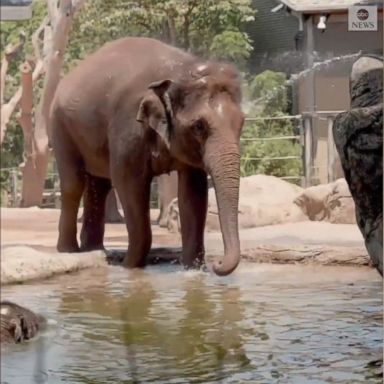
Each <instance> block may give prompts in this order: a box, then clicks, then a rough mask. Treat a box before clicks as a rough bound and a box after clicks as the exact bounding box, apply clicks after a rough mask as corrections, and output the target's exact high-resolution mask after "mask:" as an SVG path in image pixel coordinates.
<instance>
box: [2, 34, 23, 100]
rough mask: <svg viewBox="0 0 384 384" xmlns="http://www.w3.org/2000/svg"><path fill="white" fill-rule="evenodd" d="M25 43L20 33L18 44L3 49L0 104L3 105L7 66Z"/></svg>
mask: <svg viewBox="0 0 384 384" xmlns="http://www.w3.org/2000/svg"><path fill="white" fill-rule="evenodd" d="M24 43H25V33H24V32H23V31H22V32H20V35H19V42H18V43H17V44H13V45H12V44H9V45H7V46H6V47H5V50H4V57H3V60H2V61H1V72H0V104H1V105H3V104H4V93H5V92H4V90H5V79H6V76H7V72H8V67H9V64H10V62H11V61H12V60H14V59H15V58H16V57H17V56H18V55H19V54H20V52H21V51H22V49H23V47H24Z"/></svg>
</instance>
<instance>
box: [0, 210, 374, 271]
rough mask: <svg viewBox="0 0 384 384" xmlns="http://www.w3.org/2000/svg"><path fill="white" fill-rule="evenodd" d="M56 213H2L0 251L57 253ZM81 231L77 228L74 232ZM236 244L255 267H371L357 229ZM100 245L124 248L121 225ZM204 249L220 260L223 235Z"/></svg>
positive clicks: (167, 242)
mask: <svg viewBox="0 0 384 384" xmlns="http://www.w3.org/2000/svg"><path fill="white" fill-rule="evenodd" d="M59 214H60V211H59V210H57V209H39V208H36V207H33V208H23V209H22V208H2V209H1V246H2V248H3V249H4V248H9V247H12V246H28V247H33V248H35V249H38V250H47V251H50V252H51V253H52V252H56V251H55V246H56V241H57V235H58V231H57V227H58V220H59ZM79 214H80V215H81V212H80V213H79ZM157 216H158V211H157V210H153V211H151V219H152V220H153V221H155V219H156V218H157ZM80 229H81V223H78V233H80ZM152 232H153V247H180V246H181V240H180V236H179V235H178V234H172V233H170V232H168V231H167V230H166V229H164V228H160V227H159V226H157V225H153V226H152ZM240 241H241V249H242V257H243V258H244V259H246V260H249V261H253V262H267V263H284V264H287V263H290V264H297V263H300V264H308V263H318V264H323V265H356V266H361V265H369V258H368V255H367V252H366V249H365V247H364V241H363V237H362V235H361V233H360V231H359V230H358V228H357V226H356V225H350V224H331V223H327V222H312V221H306V222H299V223H287V224H280V225H273V226H266V227H258V228H250V229H244V230H241V231H240ZM104 245H105V247H106V248H107V249H116V250H120V251H123V250H124V249H126V248H127V232H126V228H125V225H124V224H107V225H106V231H105V241H104ZM205 247H206V253H207V255H208V258H210V257H220V256H222V255H223V241H222V236H221V233H220V232H207V233H206V236H205ZM174 255H175V254H174ZM174 255H173V256H172V257H175V256H174Z"/></svg>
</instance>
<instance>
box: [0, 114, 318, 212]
mask: <svg viewBox="0 0 384 384" xmlns="http://www.w3.org/2000/svg"><path fill="white" fill-rule="evenodd" d="M273 120H278V121H284V120H289V121H297V126H296V130H297V131H299V133H298V134H293V133H291V134H287V135H279V136H267V137H242V138H241V139H240V141H241V144H249V143H252V142H258V143H262V142H276V141H284V140H289V141H296V142H297V143H299V144H300V145H301V153H300V155H286V156H278V155H277V156H261V157H259V156H242V157H241V162H242V163H244V162H280V161H281V162H284V161H291V160H299V161H300V162H301V164H302V167H301V169H302V172H301V173H300V174H297V175H280V176H278V177H280V178H281V179H284V180H292V181H299V182H300V183H301V184H302V185H303V186H305V185H308V184H309V183H310V181H309V180H308V178H307V176H308V175H307V174H306V164H307V163H308V159H307V155H308V153H309V152H308V151H307V148H306V147H305V143H306V131H305V125H304V121H303V120H304V119H303V116H301V115H293V116H292V115H287V116H276V117H247V118H246V119H245V121H246V124H249V123H252V122H267V121H273ZM312 167H313V166H312ZM0 171H1V175H2V180H4V177H3V175H4V173H5V172H8V173H9V176H8V177H6V179H7V183H8V185H9V188H8V189H9V192H10V193H9V194H10V204H11V206H18V204H20V199H21V183H22V180H21V171H20V169H19V168H17V167H13V168H2V169H0ZM270 174H271V175H273V173H270ZM273 176H276V175H273ZM49 178H50V179H51V180H52V179H53V180H54V183H53V184H54V187H53V188H49V189H45V190H44V203H43V206H52V204H53V203H52V201H53V200H54V201H57V199H60V191H59V186H58V180H59V178H58V174H57V173H56V172H52V173H50V174H48V175H47V179H49ZM2 189H3V188H2ZM157 195H158V194H157V184H156V180H154V182H153V184H152V192H151V207H152V208H155V207H157V206H158V204H157Z"/></svg>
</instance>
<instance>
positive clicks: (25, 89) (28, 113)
mask: <svg viewBox="0 0 384 384" xmlns="http://www.w3.org/2000/svg"><path fill="white" fill-rule="evenodd" d="M83 2H84V0H74V1H72V0H61V1H60V3H59V5H58V2H57V0H47V7H48V16H44V17H43V20H42V21H41V23H40V26H39V27H38V28H37V29H36V31H35V32H34V33H33V34H32V35H31V44H32V48H33V53H34V55H33V59H29V60H27V62H25V63H24V64H23V66H22V67H21V76H22V84H21V86H19V87H18V89H17V90H16V92H15V93H14V94H13V96H12V97H11V98H10V99H9V101H8V102H7V103H3V104H2V108H1V112H2V117H1V139H3V137H4V135H5V131H6V128H7V126H8V123H9V120H10V117H11V115H12V113H13V112H14V110H15V109H16V107H17V106H18V105H19V103H20V102H21V101H22V104H23V105H22V110H21V112H22V113H21V118H20V119H19V122H20V124H21V126H22V128H23V132H24V159H25V160H24V162H23V164H22V171H23V194H22V201H21V205H22V206H32V205H39V204H40V203H41V200H42V196H43V190H44V183H45V178H46V170H47V165H48V160H49V149H48V141H49V138H48V135H49V132H48V117H49V108H50V105H51V102H52V99H53V96H54V93H55V91H56V87H57V84H58V82H59V79H60V73H61V67H62V62H63V58H64V50H65V47H66V44H67V41H68V34H69V30H70V28H71V25H72V19H73V16H74V14H75V12H76V11H77V9H78V8H79V7H80V6H81V5H82V3H83ZM37 3H38V6H37V9H38V10H40V11H41V9H40V8H39V7H41V2H37ZM32 24H33V23H32ZM10 29H11V30H12V28H10ZM41 37H43V44H41ZM41 45H43V47H42V48H41ZM3 65H4V66H5V67H6V69H7V67H8V66H9V60H7V55H4V59H3ZM3 65H2V67H3ZM32 65H33V67H34V69H33V73H32ZM6 69H5V70H3V68H2V71H1V73H2V80H1V82H2V84H4V85H5V74H6V72H7V71H6ZM44 71H45V78H44V85H43V90H42V93H41V97H40V102H39V105H38V106H37V108H35V109H34V112H35V113H34V124H33V121H32V112H33V108H32V98H33V91H32V87H33V82H34V81H36V80H37V79H38V78H39V76H40V75H41V74H42V73H43V72H44ZM3 95H4V92H2V96H3Z"/></svg>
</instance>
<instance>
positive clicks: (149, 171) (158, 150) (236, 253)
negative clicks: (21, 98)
mask: <svg viewBox="0 0 384 384" xmlns="http://www.w3.org/2000/svg"><path fill="white" fill-rule="evenodd" d="M240 97H241V95H240V86H239V82H238V79H237V73H236V71H235V69H234V68H232V67H231V66H229V65H227V64H223V63H214V62H203V61H201V60H199V59H197V58H196V57H194V56H192V55H189V54H187V53H185V52H183V51H181V50H179V49H176V48H174V47H171V46H168V45H166V44H163V43H161V42H159V41H157V40H153V39H148V38H124V39H120V40H117V41H114V42H111V43H108V44H106V45H105V46H103V47H102V48H101V49H99V50H98V51H97V52H96V53H94V54H93V55H91V56H89V57H88V58H87V59H85V60H84V61H83V62H82V63H80V65H79V66H78V67H77V68H75V69H74V70H73V71H72V72H71V73H70V74H69V75H67V76H66V77H65V78H64V79H63V80H62V81H61V83H60V84H59V87H58V89H57V92H56V95H55V99H54V101H53V107H52V110H51V128H52V144H53V148H54V152H55V156H56V159H57V164H58V170H59V174H60V180H61V194H62V195H61V196H62V208H61V216H60V223H59V239H58V245H57V248H58V250H59V251H60V252H76V251H79V250H92V249H100V248H103V235H104V210H105V208H104V206H105V198H106V195H107V194H108V191H109V190H110V188H111V185H113V187H114V188H116V191H117V193H118V195H119V198H120V200H121V203H122V207H123V210H124V216H125V221H126V225H127V230H128V234H129V239H130V241H129V246H128V251H127V254H126V256H125V258H124V262H123V263H124V265H125V266H127V267H131V268H134V267H142V266H144V265H145V259H146V255H147V254H148V251H149V249H150V247H151V241H152V235H151V227H150V217H149V197H150V184H151V180H152V178H153V177H154V176H157V175H160V174H163V173H169V172H170V171H172V170H176V171H177V172H178V179H179V181H178V201H179V206H180V214H181V227H182V230H181V232H182V245H183V257H182V263H183V265H185V266H186V267H199V266H200V265H201V264H202V263H203V260H204V226H205V219H206V212H207V173H209V174H210V175H211V176H212V179H213V183H214V186H215V189H216V195H217V200H218V205H219V216H220V223H221V230H222V235H223V241H224V248H225V255H224V258H223V260H220V261H217V262H216V263H214V265H213V269H214V271H215V272H216V273H217V274H218V275H227V274H229V273H231V272H232V271H233V270H234V269H235V268H236V266H237V265H238V263H239V260H240V244H239V234H238V220H237V213H238V195H239V171H240V155H239V138H240V134H241V130H242V126H243V121H244V118H243V114H242V112H241V108H240ZM83 195H84V210H85V211H84V222H83V227H82V230H81V235H80V240H81V245H80V247H79V246H78V243H77V239H76V216H77V212H78V207H79V202H80V199H81V197H82V196H83Z"/></svg>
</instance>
